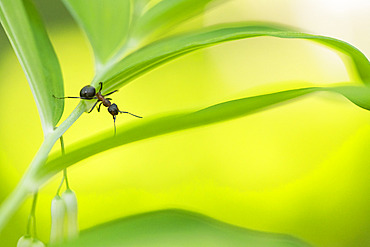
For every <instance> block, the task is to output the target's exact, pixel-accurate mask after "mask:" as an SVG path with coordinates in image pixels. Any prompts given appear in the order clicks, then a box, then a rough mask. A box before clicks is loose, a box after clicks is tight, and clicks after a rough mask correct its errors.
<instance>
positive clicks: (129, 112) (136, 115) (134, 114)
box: [119, 111, 143, 118]
mask: <svg viewBox="0 0 370 247" xmlns="http://www.w3.org/2000/svg"><path fill="white" fill-rule="evenodd" d="M119 112H120V113H127V114H130V115H131V116H134V117H137V118H143V117H140V116H137V115H135V114H132V113H130V112H128V111H119Z"/></svg>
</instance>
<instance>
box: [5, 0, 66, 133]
mask: <svg viewBox="0 0 370 247" xmlns="http://www.w3.org/2000/svg"><path fill="white" fill-rule="evenodd" d="M0 20H1V23H2V25H3V27H4V29H5V31H6V33H7V35H8V37H9V40H10V42H11V44H12V46H13V48H14V50H15V53H16V55H17V57H18V59H19V61H20V63H21V65H22V68H23V70H24V72H25V74H26V77H27V80H28V83H29V85H30V87H31V90H32V93H33V96H34V98H35V101H36V105H37V108H38V111H39V114H40V119H41V124H42V127H43V131H44V134H45V135H46V134H47V133H48V132H50V131H52V130H53V128H54V127H55V125H56V124H57V123H58V121H59V120H60V118H61V116H62V114H63V108H64V101H63V100H57V99H55V98H54V97H53V95H58V96H59V97H62V96H63V95H64V89H63V78H62V73H61V69H60V66H59V62H58V59H57V57H56V54H55V52H54V49H53V47H52V45H51V43H50V40H49V38H48V35H47V33H46V30H45V27H44V25H43V23H42V21H41V18H40V16H39V14H38V13H37V10H36V8H35V6H34V5H33V3H32V2H31V1H30V0H2V1H0Z"/></svg>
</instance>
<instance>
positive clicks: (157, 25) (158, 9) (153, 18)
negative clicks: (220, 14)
mask: <svg viewBox="0 0 370 247" xmlns="http://www.w3.org/2000/svg"><path fill="white" fill-rule="evenodd" d="M211 2H215V3H214V5H213V6H216V3H218V4H219V3H222V2H225V0H221V1H220V0H218V1H214V0H176V1H173V0H162V1H160V2H159V3H158V4H156V5H155V6H154V7H152V8H150V9H149V10H148V11H146V12H145V13H143V15H142V16H140V18H138V20H137V22H136V23H135V28H134V30H133V34H132V36H133V39H138V40H142V39H144V38H147V37H153V36H154V37H158V36H159V35H161V34H163V33H165V32H167V31H168V30H169V29H170V28H171V27H174V26H177V25H179V24H181V23H183V22H184V21H186V20H187V19H190V18H192V17H194V16H197V15H199V14H201V13H202V12H203V11H204V10H205V8H206V6H207V5H208V4H209V3H211Z"/></svg>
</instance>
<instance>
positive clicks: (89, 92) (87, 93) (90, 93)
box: [80, 85, 96, 99]
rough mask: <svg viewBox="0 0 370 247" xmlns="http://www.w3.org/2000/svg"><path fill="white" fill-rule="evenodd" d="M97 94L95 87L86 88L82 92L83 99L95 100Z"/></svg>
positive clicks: (88, 86)
mask: <svg viewBox="0 0 370 247" xmlns="http://www.w3.org/2000/svg"><path fill="white" fill-rule="evenodd" d="M95 94H96V91H95V88H94V87H93V86H90V85H87V86H84V87H83V88H82V89H81V91H80V97H81V98H91V99H92V98H93V97H94V96H95Z"/></svg>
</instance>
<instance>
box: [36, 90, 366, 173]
mask: <svg viewBox="0 0 370 247" xmlns="http://www.w3.org/2000/svg"><path fill="white" fill-rule="evenodd" d="M317 91H329V92H335V93H339V94H342V95H343V96H344V97H346V98H347V99H349V100H350V101H352V102H353V103H354V104H356V105H357V106H359V107H362V108H364V109H366V110H370V88H368V87H364V86H339V87H330V88H320V87H310V88H301V89H294V90H287V91H281V92H277V93H271V94H264V95H258V96H253V97H246V98H241V99H236V100H231V101H227V102H223V103H220V104H216V105H213V106H210V107H207V108H204V109H202V110H198V111H193V112H186V113H176V114H169V115H165V116H160V117H145V118H143V119H140V120H138V121H136V122H135V123H134V124H131V125H126V126H122V127H120V128H118V133H117V136H115V137H114V136H113V134H112V131H109V132H105V133H102V134H100V135H98V136H93V137H91V138H89V139H86V140H83V141H81V142H80V143H77V144H76V145H72V146H71V147H69V152H68V153H67V154H66V155H64V156H63V157H60V156H59V155H58V156H57V157H55V156H54V158H50V159H49V160H48V162H47V163H46V165H45V166H43V167H42V168H41V169H40V171H39V173H38V175H37V177H38V179H40V180H45V179H48V178H50V177H51V176H53V175H54V174H56V173H58V172H59V171H61V170H63V169H64V168H66V167H68V166H70V165H73V164H74V163H76V162H78V161H81V160H83V159H86V158H88V157H90V156H92V155H95V154H97V153H100V152H103V151H106V150H109V149H111V148H114V147H118V146H121V145H125V144H129V143H133V142H136V141H140V140H144V139H147V138H151V137H155V136H160V135H163V134H167V133H171V132H175V131H180V130H185V129H190V128H194V127H198V126H204V125H208V124H214V123H218V122H222V121H226V120H230V119H234V118H239V117H243V116H246V115H249V114H253V113H255V112H258V111H261V110H266V109H268V108H269V107H273V106H277V105H278V104H280V103H283V102H286V101H288V100H291V99H295V98H297V97H300V96H303V95H306V94H309V93H312V92H317Z"/></svg>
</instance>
